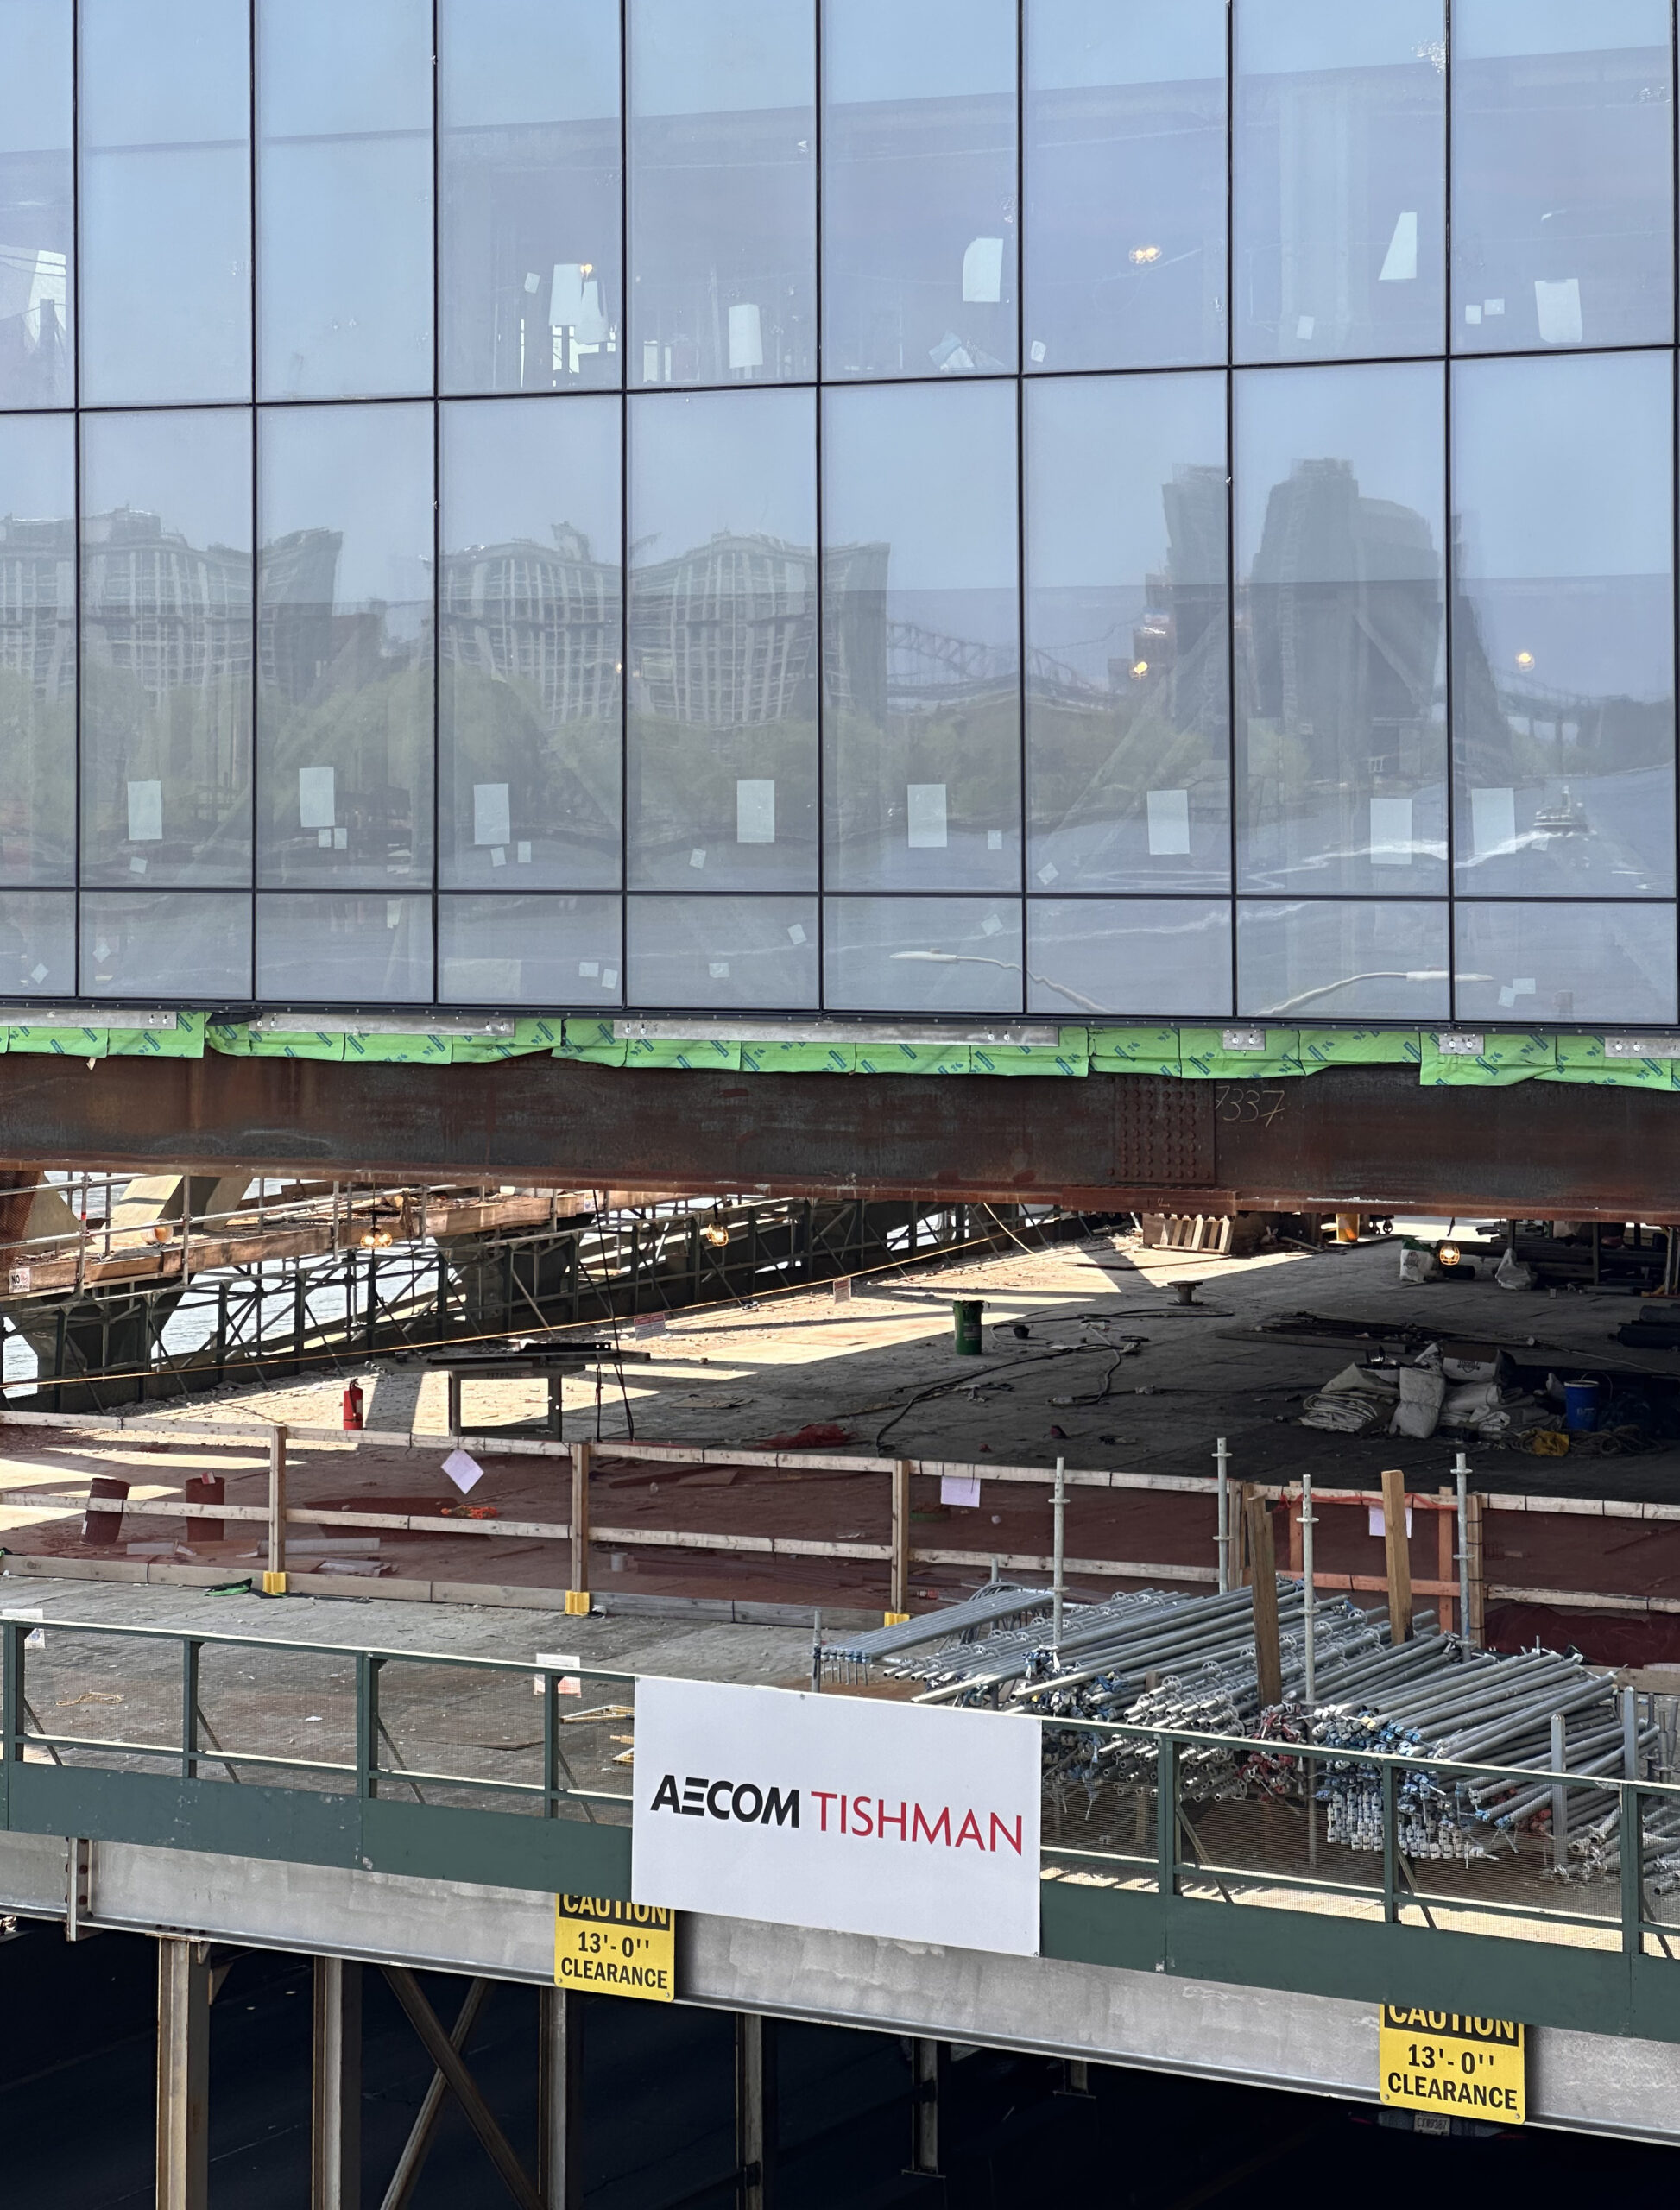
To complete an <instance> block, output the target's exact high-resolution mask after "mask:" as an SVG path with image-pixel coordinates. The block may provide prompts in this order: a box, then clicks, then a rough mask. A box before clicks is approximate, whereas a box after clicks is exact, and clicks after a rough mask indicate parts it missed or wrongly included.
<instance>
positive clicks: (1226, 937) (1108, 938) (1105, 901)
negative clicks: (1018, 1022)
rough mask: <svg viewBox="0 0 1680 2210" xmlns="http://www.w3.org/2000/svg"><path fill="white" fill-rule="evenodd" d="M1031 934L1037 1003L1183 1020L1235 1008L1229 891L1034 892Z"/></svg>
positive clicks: (1033, 1005) (1074, 1011) (1049, 1008)
mask: <svg viewBox="0 0 1680 2210" xmlns="http://www.w3.org/2000/svg"><path fill="white" fill-rule="evenodd" d="M1026 944H1027V967H1028V970H1029V988H1028V991H1027V999H1026V1002H1027V1007H1028V1010H1029V1011H1030V1012H1033V1013H1062V1014H1064V1016H1066V1017H1069V1018H1074V1017H1077V1015H1078V1014H1080V1013H1125V1014H1127V1015H1132V1016H1136V1017H1138V1018H1140V1019H1143V1020H1152V1019H1161V1020H1180V1019H1184V1018H1185V1017H1201V1018H1203V1019H1213V1018H1216V1017H1217V1016H1218V1015H1220V1014H1222V1013H1228V1012H1229V1011H1230V1009H1231V909H1230V907H1229V906H1228V904H1227V903H1226V902H1225V900H1223V899H1221V900H1218V902H1217V903H1216V902H1215V901H1214V900H1211V899H1203V898H1034V899H1032V900H1029V901H1028V904H1027V908H1026Z"/></svg>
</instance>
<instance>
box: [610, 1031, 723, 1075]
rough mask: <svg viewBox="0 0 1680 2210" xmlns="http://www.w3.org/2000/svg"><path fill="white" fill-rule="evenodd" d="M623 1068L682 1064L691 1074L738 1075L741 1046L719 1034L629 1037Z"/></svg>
mask: <svg viewBox="0 0 1680 2210" xmlns="http://www.w3.org/2000/svg"><path fill="white" fill-rule="evenodd" d="M624 1064H625V1065H626V1066H627V1067H684V1068H686V1069H687V1070H689V1071H690V1072H691V1073H711V1074H739V1073H740V1071H741V1046H740V1045H739V1044H734V1043H730V1042H729V1041H728V1040H727V1039H724V1038H723V1037H689V1038H684V1037H679V1036H671V1037H666V1036H633V1037H632V1038H631V1039H630V1047H629V1051H628V1055H627V1056H626V1058H625V1061H624Z"/></svg>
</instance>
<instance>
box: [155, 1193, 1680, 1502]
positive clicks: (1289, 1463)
mask: <svg viewBox="0 0 1680 2210" xmlns="http://www.w3.org/2000/svg"><path fill="white" fill-rule="evenodd" d="M1184 1280H1192V1281H1197V1280H1199V1281H1200V1282H1201V1283H1202V1284H1203V1287H1202V1288H1201V1290H1200V1291H1199V1292H1198V1302H1197V1304H1196V1305H1195V1306H1192V1307H1190V1308H1181V1307H1180V1306H1179V1305H1178V1303H1177V1300H1176V1297H1175V1295H1174V1291H1173V1285H1174V1283H1175V1282H1180V1281H1184ZM967 1297H976V1298H982V1299H983V1301H984V1323H985V1324H984V1335H983V1347H984V1355H983V1356H982V1357H979V1358H963V1357H958V1356H957V1355H956V1354H955V1352H954V1349H953V1344H952V1328H951V1303H952V1300H954V1299H956V1298H967ZM1636 1309H1637V1305H1636V1300H1634V1299H1633V1298H1630V1297H1628V1296H1626V1295H1616V1294H1612V1293H1609V1292H1602V1291H1601V1292H1594V1291H1576V1290H1569V1291H1559V1292H1557V1293H1556V1294H1548V1293H1546V1292H1545V1291H1539V1292H1526V1293H1525V1292H1513V1291H1504V1290H1501V1289H1500V1288H1498V1287H1497V1286H1496V1285H1494V1283H1493V1282H1492V1281H1491V1280H1485V1279H1484V1280H1477V1281H1474V1282H1462V1283H1457V1284H1454V1285H1445V1284H1437V1285H1429V1286H1426V1287H1402V1286H1401V1285H1400V1283H1399V1246H1398V1243H1397V1242H1395V1241H1370V1242H1367V1243H1364V1244H1361V1245H1358V1246H1354V1247H1329V1248H1327V1249H1325V1250H1324V1251H1323V1252H1305V1251H1294V1250H1284V1251H1279V1252H1272V1253H1262V1254H1261V1255H1260V1256H1258V1257H1255V1258H1253V1259H1247V1260H1219V1259H1215V1258H1210V1257H1209V1256H1207V1255H1206V1254H1204V1253H1185V1252H1158V1251H1147V1250H1145V1249H1144V1248H1143V1247H1142V1246H1141V1244H1140V1241H1139V1240H1138V1239H1137V1238H1136V1237H1134V1236H1124V1235H1112V1236H1110V1235H1106V1234H1104V1235H1093V1236H1091V1237H1089V1238H1088V1239H1086V1240H1085V1241H1083V1242H1082V1243H1079V1244H1077V1245H1076V1244H1069V1245H1064V1246H1062V1247H1058V1248H1055V1249H1052V1250H1048V1251H1027V1250H1026V1249H1022V1250H1021V1251H1019V1252H1012V1253H1004V1254H1001V1255H998V1256H995V1257H988V1258H982V1259H980V1260H971V1259H969V1260H951V1261H946V1262H936V1263H933V1264H930V1265H927V1266H920V1267H918V1268H916V1269H915V1270H914V1271H913V1272H910V1271H905V1272H897V1273H894V1274H891V1275H888V1276H886V1277H884V1278H879V1279H867V1278H865V1279H859V1280H858V1281H856V1283H855V1284H854V1285H853V1291H852V1295H851V1298H850V1300H849V1302H846V1303H838V1302H837V1301H836V1298H835V1296H834V1294H833V1291H832V1290H831V1288H830V1287H829V1286H827V1285H824V1286H823V1287H821V1288H817V1289H802V1290H800V1291H797V1292H793V1293H790V1294H788V1295H786V1296H785V1297H776V1298H765V1299H761V1300H760V1301H759V1302H758V1303H756V1304H748V1305H744V1306H728V1307H722V1308H712V1309H709V1310H698V1311H693V1312H684V1313H677V1314H673V1315H672V1316H671V1317H670V1318H669V1320H668V1321H667V1323H666V1329H665V1331H664V1333H663V1334H662V1335H657V1336H654V1337H653V1338H651V1339H650V1338H648V1337H647V1336H646V1335H643V1336H641V1337H636V1336H634V1335H633V1331H632V1329H631V1328H630V1327H629V1325H628V1323H624V1324H622V1325H621V1330H620V1334H621V1340H622V1342H624V1343H625V1344H626V1345H627V1346H628V1345H630V1344H632V1343H633V1342H634V1345H635V1348H638V1349H645V1350H650V1351H652V1352H653V1354H654V1362H653V1363H652V1364H651V1365H648V1366H646V1367H642V1366H629V1367H625V1369H624V1383H623V1387H622V1390H621V1388H620V1386H619V1385H618V1383H617V1382H616V1380H614V1379H613V1378H612V1377H611V1376H610V1375H605V1376H603V1377H601V1378H600V1380H599V1382H598V1385H597V1379H596V1378H594V1377H584V1378H582V1379H579V1380H571V1381H568V1382H567V1384H566V1387H565V1422H566V1432H567V1434H568V1435H569V1436H572V1437H578V1436H599V1437H601V1438H603V1440H613V1439H618V1438H622V1437H624V1436H625V1435H626V1433H627V1431H628V1426H629V1424H630V1423H631V1422H633V1423H634V1429H635V1435H636V1437H638V1438H639V1439H641V1440H642V1441H645V1442H679V1443H703V1444H705V1445H708V1446H717V1447H749V1446H761V1445H763V1444H765V1443H768V1442H770V1441H771V1440H773V1439H774V1438H776V1437H787V1436H792V1435H794V1434H797V1433H798V1432H799V1430H802V1429H805V1428H806V1427H810V1426H814V1425H835V1426H838V1427H840V1428H843V1430H845V1433H846V1436H847V1438H848V1440H847V1442H846V1443H826V1442H825V1443H823V1444H821V1445H820V1446H818V1447H820V1448H822V1449H839V1450H844V1449H856V1450H858V1451H859V1452H860V1453H867V1454H870V1455H893V1456H897V1455H906V1456H917V1457H938V1458H944V1459H951V1460H957V1461H975V1462H984V1460H985V1459H986V1458H988V1457H990V1458H993V1459H994V1460H995V1461H997V1462H1001V1463H1008V1464H1024V1465H1044V1466H1050V1465H1052V1464H1053V1463H1054V1462H1055V1460H1056V1458H1057V1456H1058V1455H1064V1456H1065V1458H1066V1459H1067V1462H1068V1463H1069V1465H1070V1466H1074V1467H1093V1468H1095V1467H1118V1468H1127V1469H1134V1470H1142V1471H1149V1472H1158V1473H1179V1474H1207V1473H1210V1472H1211V1454H1212V1451H1213V1448H1214V1443H1215V1439H1216V1437H1217V1436H1219V1435H1224V1436H1226V1437H1228V1439H1229V1442H1230V1444H1231V1448H1232V1450H1233V1453H1234V1462H1233V1470H1234V1472H1235V1474H1236V1475H1237V1476H1238V1477H1239V1478H1245V1479H1248V1480H1255V1481H1289V1480H1294V1479H1298V1477H1299V1474H1301V1473H1302V1472H1303V1471H1311V1473H1312V1474H1313V1476H1314V1478H1315V1479H1316V1480H1320V1481H1334V1482H1336V1483H1337V1484H1339V1485H1342V1486H1348V1487H1375V1486H1376V1485H1377V1482H1378V1477H1379V1475H1380V1472H1381V1470H1382V1468H1384V1467H1385V1466H1391V1465H1398V1466H1401V1467H1403V1468H1405V1471H1406V1473H1407V1475H1408V1478H1409V1479H1411V1480H1412V1481H1414V1482H1415V1483H1422V1484H1424V1485H1427V1486H1431V1487H1433V1486H1435V1485H1436V1483H1437V1481H1442V1480H1444V1479H1445V1478H1446V1477H1447V1475H1448V1474H1449V1469H1450V1468H1451V1464H1452V1460H1453V1446H1450V1445H1449V1444H1448V1443H1446V1442H1445V1441H1444V1440H1436V1439H1431V1440H1430V1441H1427V1442H1412V1441H1408V1440H1406V1439H1405V1438H1404V1437H1387V1436H1378V1437H1358V1438H1354V1437H1345V1436H1336V1435H1328V1434H1323V1433H1320V1432H1317V1431H1315V1430H1308V1429H1303V1428H1301V1427H1300V1426H1298V1424H1296V1422H1297V1421H1298V1417H1299V1414H1300V1410H1301V1403H1300V1399H1301V1398H1302V1397H1303V1395H1304V1393H1305V1392H1307V1391H1309V1390H1311V1389H1312V1388H1315V1387H1317V1386H1322V1384H1323V1382H1324V1381H1325V1380H1328V1379H1329V1377H1330V1375H1332V1374H1333V1373H1336V1372H1337V1371H1339V1370H1340V1368H1341V1367H1343V1366H1345V1365H1347V1364H1348V1362H1349V1361H1350V1360H1353V1359H1356V1358H1360V1357H1362V1356H1367V1355H1369V1354H1371V1353H1372V1352H1373V1351H1374V1349H1375V1348H1376V1347H1377V1346H1378V1344H1379V1343H1380V1341H1381V1339H1382V1336H1383V1334H1384V1332H1385V1331H1389V1330H1393V1331H1394V1332H1396V1333H1399V1331H1401V1330H1404V1329H1408V1328H1416V1329H1423V1330H1424V1331H1425V1332H1426V1333H1427V1334H1428V1335H1449V1336H1451V1337H1453V1338H1454V1339H1456V1340H1461V1341H1462V1340H1470V1341H1477V1342H1489V1343H1498V1344H1502V1345H1505V1346H1506V1347H1507V1348H1510V1349H1511V1350H1512V1352H1513V1355H1514V1356H1516V1357H1518V1358H1519V1359H1521V1360H1523V1361H1525V1362H1530V1363H1532V1364H1534V1365H1535V1366H1537V1367H1549V1368H1551V1369H1552V1370H1555V1371H1557V1372H1558V1373H1560V1374H1562V1373H1563V1371H1564V1370H1565V1369H1566V1368H1567V1369H1568V1370H1569V1372H1570V1373H1573V1372H1574V1371H1576V1369H1577V1368H1578V1367H1581V1366H1583V1365H1590V1366H1592V1367H1597V1368H1601V1369H1602V1368H1605V1367H1616V1368H1619V1369H1621V1370H1624V1371H1626V1372H1628V1373H1640V1372H1644V1373H1657V1374H1660V1375H1664V1376H1669V1375H1671V1376H1672V1377H1673V1379H1674V1380H1675V1381H1676V1383H1677V1384H1680V1354H1676V1353H1672V1352H1665V1351H1632V1350H1626V1349H1624V1348H1622V1347H1621V1346H1620V1344H1617V1343H1616V1342H1614V1339H1613V1338H1614V1329H1616V1328H1617V1327H1618V1326H1619V1325H1620V1323H1622V1322H1623V1321H1625V1320H1627V1319H1630V1318H1632V1317H1633V1314H1634V1311H1635V1310H1636ZM1300 1312H1304V1313H1311V1314H1314V1315H1317V1316H1319V1317H1323V1318H1324V1319H1327V1320H1329V1321H1332V1322H1336V1323H1348V1322H1369V1323H1371V1324H1372V1334H1371V1335H1370V1337H1369V1338H1368V1339H1363V1340H1362V1339H1360V1338H1359V1337H1357V1336H1355V1337H1343V1336H1338V1335H1334V1334H1325V1335H1323V1336H1319V1337H1313V1336H1311V1335H1308V1336H1305V1337H1302V1336H1285V1335H1274V1334H1267V1333H1264V1332H1257V1331H1258V1330H1262V1329H1265V1328H1266V1326H1267V1324H1268V1323H1275V1322H1277V1321H1279V1320H1281V1319H1285V1318H1287V1317H1289V1316H1290V1315H1292V1314H1295V1313H1300ZM1023 1326H1024V1327H1025V1328H1026V1330H1027V1333H1026V1336H1025V1338H1024V1339H1023V1338H1021V1337H1020V1336H1018V1335H1016V1334H1015V1333H1014V1329H1016V1328H1019V1327H1023ZM569 1332H570V1331H569ZM580 1332H581V1334H582V1335H583V1336H584V1337H585V1338H586V1339H594V1338H595V1337H597V1336H598V1335H601V1334H603V1332H605V1331H604V1330H603V1329H587V1330H583V1331H580ZM1134 1338H1141V1339H1142V1340H1141V1341H1139V1342H1137V1343H1136V1348H1134V1349H1129V1350H1128V1351H1127V1354H1125V1355H1124V1356H1121V1355H1119V1351H1120V1345H1121V1342H1123V1341H1130V1340H1133V1339H1134ZM548 1340H551V1341H555V1342H559V1341H563V1340H564V1336H563V1335H556V1336H553V1337H551V1338H549V1339H548ZM352 1374H353V1375H355V1376H356V1377H357V1378H359V1379H360V1380H362V1383H363V1389H364V1391H365V1392H366V1396H367V1407H366V1418H367V1424H368V1426H369V1428H370V1429H375V1430H378V1429H384V1430H408V1429H411V1428H412V1429H414V1430H420V1431H432V1432H437V1433H442V1432H443V1430H444V1402H445V1391H444V1382H443V1378H442V1376H441V1375H438V1374H430V1373H426V1371H425V1368H424V1362H423V1358H422V1357H421V1356H420V1355H418V1354H417V1355H416V1356H415V1357H414V1358H413V1359H411V1360H407V1361H404V1360H401V1359H396V1358H382V1359H377V1360H372V1361H346V1362H345V1365H344V1372H343V1373H342V1374H341V1375H340V1376H338V1377H335V1378H334V1379H333V1380H330V1381H317V1380H307V1381H302V1382H298V1383H294V1384H287V1385H284V1386H280V1387H277V1388H261V1387H241V1388H231V1389H228V1390H225V1391H222V1392H217V1393H216V1394H214V1395H213V1396H205V1397H194V1398H193V1399H190V1400H188V1401H186V1403H184V1404H183V1405H181V1407H180V1410H179V1411H175V1410H174V1408H173V1407H159V1408H158V1409H157V1410H156V1411H155V1412H154V1413H152V1414H151V1415H150V1417H151V1418H152V1419H154V1420H155V1421H156V1422H157V1423H159V1424H166V1425H167V1424H168V1422H169V1421H170V1420H171V1419H173V1418H185V1419H187V1420H202V1419H205V1418H218V1417H219V1418H251V1417H253V1416H255V1417H256V1418H262V1419H284V1420H287V1421H290V1422H291V1423H293V1424H297V1425H307V1424H337V1422H338V1418H339V1412H340V1399H341V1395H342V1391H343V1387H344V1380H346V1379H348V1378H350V1377H351V1375H352ZM925 1391H937V1392H938V1393H937V1394H932V1395H930V1396H928V1397H926V1398H925V1400H923V1401H920V1402H916V1401H914V1400H915V1399H917V1398H919V1396H920V1395H921V1393H922V1392H925ZM1058 1398H1059V1399H1074V1400H1075V1401H1072V1402H1063V1403H1058V1402H1057V1399H1058ZM543 1410H544V1390H543V1385H542V1384H540V1383H527V1382H518V1381H486V1382H477V1383H470V1384H469V1385H468V1387H467V1391H466V1397H465V1415H464V1416H465V1418H466V1421H467V1424H468V1425H469V1427H470V1428H471V1429H472V1430H473V1431H474V1432H479V1431H483V1432H484V1433H486V1434H491V1433H493V1432H494V1428H495V1426H496V1425H501V1424H506V1423H514V1422H535V1421H538V1420H540V1418H541V1415H542V1412H543ZM481 1422H482V1423H483V1427H482V1430H481V1428H480V1423H481ZM1058 1429H1059V1430H1061V1432H1060V1433H1059V1434H1058V1432H1057V1431H1056V1430H1058ZM527 1431H529V1430H527ZM1471 1460H1472V1464H1473V1466H1474V1467H1475V1478H1476V1481H1477V1485H1478V1486H1481V1487H1489V1488H1504V1489H1507V1490H1519V1491H1527V1492H1530V1493H1559V1494H1567V1495H1588V1496H1614V1497H1629V1498H1636V1499H1637V1498H1649V1499H1664V1500H1673V1499H1677V1498H1680V1446H1672V1447H1669V1448H1665V1449H1660V1450H1656V1451H1652V1452H1651V1453H1649V1454H1647V1455H1640V1456H1638V1457H1621V1458H1602V1457H1576V1458H1566V1459H1542V1458H1536V1457H1532V1456H1530V1455H1527V1454H1525V1453H1521V1452H1516V1451H1510V1450H1506V1449H1495V1448H1477V1449H1473V1451H1472V1453H1471Z"/></svg>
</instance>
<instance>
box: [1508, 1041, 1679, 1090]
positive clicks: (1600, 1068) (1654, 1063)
mask: <svg viewBox="0 0 1680 2210" xmlns="http://www.w3.org/2000/svg"><path fill="white" fill-rule="evenodd" d="M1675 1077H1676V1067H1675V1063H1674V1061H1673V1060H1671V1059H1607V1058H1605V1056H1604V1039H1603V1038H1602V1037H1601V1036H1559V1037H1558V1038H1557V1065H1556V1067H1552V1068H1546V1069H1543V1070H1542V1071H1541V1073H1540V1075H1539V1077H1538V1079H1539V1080H1540V1081H1542V1082H1572V1083H1580V1084H1584V1085H1589V1086H1590V1087H1592V1088H1594V1089H1680V1082H1677V1080H1676V1078H1675Z"/></svg>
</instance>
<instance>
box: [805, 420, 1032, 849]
mask: <svg viewBox="0 0 1680 2210" xmlns="http://www.w3.org/2000/svg"><path fill="white" fill-rule="evenodd" d="M824 408H825V410H826V411H825V414H824V445H823V470H824V531H825V533H826V540H827V541H826V544H825V546H824V593H825V604H824V631H823V635H824V666H823V684H824V715H825V719H824V756H825V759H826V762H827V810H828V820H827V831H826V833H827V838H828V856H829V876H828V879H829V882H830V885H831V887H837V888H842V889H859V890H875V889H884V890H942V889H950V890H990V889H998V890H1008V891H1011V892H1014V891H1015V890H1017V889H1018V888H1019V887H1020V629H1019V623H1020V591H1019V587H1018V581H1017V574H1018V565H1019V543H1018V539H1017V534H1016V533H1017V523H1016V513H1015V477H1016V451H1015V408H1014V391H1013V389H1012V388H1010V387H1009V386H1008V385H1007V384H983V385H982V384H976V385H973V386H970V387H968V388H963V389H957V388H954V387H951V386H949V385H946V386H939V385H924V386H920V387H917V386H913V385H900V386H898V387H897V388H894V389H892V390H881V391H853V392H831V393H829V394H828V395H826V397H825V398H824Z"/></svg>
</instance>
